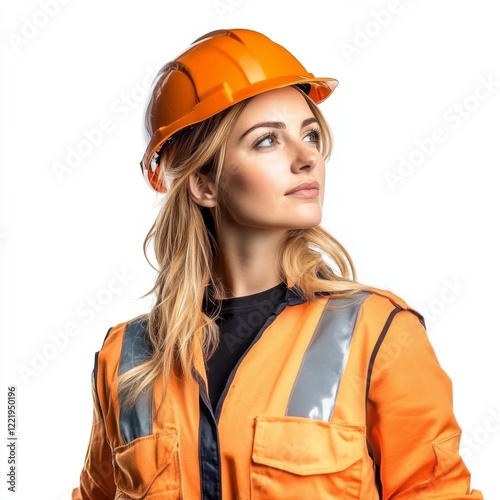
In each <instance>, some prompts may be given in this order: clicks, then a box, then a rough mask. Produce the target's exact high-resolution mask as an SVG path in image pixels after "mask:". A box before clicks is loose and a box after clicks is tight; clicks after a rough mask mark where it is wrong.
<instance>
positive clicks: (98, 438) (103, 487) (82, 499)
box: [72, 366, 116, 500]
mask: <svg viewBox="0 0 500 500" xmlns="http://www.w3.org/2000/svg"><path fill="white" fill-rule="evenodd" d="M96 369H97V366H96V367H95V368H94V370H96ZM92 379H94V377H92ZM92 395H93V399H94V416H93V422H92V431H91V434H90V442H89V447H88V450H87V456H86V457H85V463H84V466H83V470H82V473H81V475H80V486H79V487H78V488H75V489H74V490H73V494H72V499H73V500H110V499H113V498H115V493H116V487H115V481H114V473H113V459H112V453H111V448H110V447H109V444H108V441H107V436H106V428H105V426H104V420H103V418H102V412H101V408H100V405H99V400H98V397H97V394H96V389H95V385H94V383H92Z"/></svg>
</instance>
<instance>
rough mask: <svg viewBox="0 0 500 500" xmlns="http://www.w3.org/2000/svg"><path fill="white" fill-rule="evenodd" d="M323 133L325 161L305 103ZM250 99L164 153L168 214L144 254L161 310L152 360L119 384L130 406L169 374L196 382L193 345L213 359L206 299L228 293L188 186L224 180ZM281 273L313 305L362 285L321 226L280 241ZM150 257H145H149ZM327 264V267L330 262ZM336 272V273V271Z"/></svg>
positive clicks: (205, 215)
mask: <svg viewBox="0 0 500 500" xmlns="http://www.w3.org/2000/svg"><path fill="white" fill-rule="evenodd" d="M305 98H306V101H307V103H308V105H309V107H310V109H311V111H312V113H313V114H314V116H315V118H316V119H317V120H318V123H319V126H320V130H321V142H320V148H321V149H320V151H321V153H322V154H323V156H324V157H325V159H328V158H329V156H330V153H331V150H332V147H333V139H332V135H331V132H330V130H329V127H328V124H327V122H326V121H325V119H324V117H323V115H322V113H321V112H320V111H319V109H318V108H317V106H316V104H315V103H314V102H313V101H312V100H311V99H309V98H308V97H307V96H305ZM250 100H251V99H248V100H246V101H243V102H241V103H237V104H235V105H233V106H232V107H230V108H229V109H227V110H225V111H222V112H221V113H219V114H217V115H215V116H213V117H211V118H208V119H207V120H205V121H203V122H201V123H198V124H195V125H193V126H192V127H190V128H188V129H183V130H181V131H180V132H179V133H177V134H176V135H175V136H174V137H173V138H172V139H171V140H170V141H169V143H168V146H167V147H164V148H163V150H162V152H161V153H160V167H159V168H161V169H162V175H163V176H164V182H165V185H166V186H167V188H168V190H167V194H166V196H165V199H164V202H163V206H162V207H161V210H160V212H159V214H158V217H157V219H156V221H155V222H154V224H153V226H152V227H151V229H150V230H149V232H148V234H147V237H146V239H145V242H144V252H145V253H146V251H147V248H148V246H149V244H151V243H154V251H155V256H156V261H157V265H158V274H157V277H156V281H155V284H154V287H153V288H152V290H151V292H150V293H154V295H155V298H156V303H155V305H154V307H153V308H152V310H151V312H150V313H149V322H148V328H149V340H150V342H151V347H152V356H151V358H150V359H149V360H147V361H146V362H145V363H143V364H141V365H139V366H137V367H135V368H133V369H132V370H130V371H128V372H126V373H124V374H122V375H121V376H120V378H119V384H120V386H121V388H122V389H124V390H125V392H126V393H127V394H128V395H129V396H128V398H127V401H128V403H132V402H133V401H135V400H136V398H137V397H138V396H139V394H140V393H141V392H142V391H143V390H145V389H148V388H150V387H151V386H152V384H153V383H154V381H155V380H156V379H157V378H158V377H163V381H164V385H163V386H164V387H166V386H167V384H166V382H167V379H168V376H169V374H170V373H171V372H175V373H176V374H177V375H178V376H179V377H187V376H191V375H192V371H193V366H194V358H195V348H196V343H195V338H199V339H201V344H202V345H201V347H202V349H203V351H204V353H205V354H206V356H209V355H210V354H211V353H212V352H213V349H214V348H215V346H216V345H217V342H218V333H219V332H218V327H217V325H216V323H215V320H216V317H209V316H207V314H205V312H204V311H203V301H204V298H205V297H206V294H207V292H208V291H209V289H210V291H211V293H215V295H216V296H223V294H224V289H223V286H222V284H221V283H220V282H219V281H218V279H217V277H216V276H215V275H214V274H213V273H212V270H213V269H214V268H215V262H216V259H217V244H216V240H215V233H214V231H215V230H216V220H217V216H215V221H214V220H213V219H212V218H211V215H210V214H209V212H208V209H204V208H201V207H199V206H198V205H197V204H196V203H195V202H194V201H193V199H192V197H191V195H190V190H189V178H190V176H191V175H192V174H194V173H196V172H201V173H206V174H210V175H213V176H214V179H215V180H216V182H218V180H219V178H220V173H221V171H222V165H223V163H224V153H225V144H226V140H227V138H228V136H229V133H230V132H231V130H232V128H233V127H234V125H235V123H236V121H237V119H238V118H239V116H240V115H241V113H242V112H243V110H244V109H245V107H246V105H247V104H248V102H249V101H250ZM279 255H280V262H279V263H278V269H279V272H280V275H281V277H282V279H283V281H286V282H287V283H288V285H289V286H291V285H294V286H296V287H297V288H298V289H299V290H300V291H301V293H302V294H303V296H304V298H305V299H306V300H308V301H312V300H315V298H316V294H317V292H327V293H334V294H336V296H339V295H350V294H352V293H353V292H354V291H355V290H357V289H359V288H361V285H360V284H358V283H357V282H356V281H355V278H356V276H355V270H354V266H353V263H352V261H351V258H350V256H349V254H348V253H347V251H346V250H345V249H344V247H342V245H341V244H340V243H339V242H338V241H337V240H336V239H335V238H334V237H333V236H331V235H330V234H329V233H328V232H327V231H325V230H324V229H323V228H321V227H320V226H317V227H313V228H309V229H297V230H291V231H289V232H288V233H287V235H286V237H285V238H284V239H283V240H282V242H281V245H280V249H279ZM146 257H147V255H146ZM328 261H330V262H328ZM334 268H337V270H336V271H335V270H334Z"/></svg>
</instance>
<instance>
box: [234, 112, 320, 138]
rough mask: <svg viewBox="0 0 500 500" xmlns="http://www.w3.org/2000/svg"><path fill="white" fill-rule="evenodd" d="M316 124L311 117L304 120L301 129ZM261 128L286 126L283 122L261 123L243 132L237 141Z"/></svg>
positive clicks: (315, 120) (314, 119)
mask: <svg viewBox="0 0 500 500" xmlns="http://www.w3.org/2000/svg"><path fill="white" fill-rule="evenodd" d="M314 122H316V123H317V122H318V120H317V119H316V118H315V117H314V116H311V117H310V118H306V119H305V120H304V121H303V122H302V125H301V128H304V127H307V126H308V125H309V124H311V123H314ZM261 127H267V128H277V129H283V128H286V125H285V124H284V123H283V122H261V123H256V124H255V125H253V126H252V127H250V128H249V129H248V130H246V131H245V132H243V134H242V136H241V137H240V138H239V141H241V140H243V138H244V137H245V136H246V135H248V134H249V133H250V132H252V130H255V129H257V128H261Z"/></svg>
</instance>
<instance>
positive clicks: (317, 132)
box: [253, 127, 321, 148]
mask: <svg viewBox="0 0 500 500" xmlns="http://www.w3.org/2000/svg"><path fill="white" fill-rule="evenodd" d="M309 135H312V136H313V137H314V139H313V140H312V141H311V142H315V143H319V142H320V140H321V129H320V128H319V127H317V128H314V129H311V130H309V131H308V132H307V134H306V135H305V136H304V137H307V136H309ZM277 138H278V136H277V135H276V133H275V132H274V131H269V132H268V133H267V134H266V135H265V136H264V137H261V138H260V139H257V141H256V142H255V143H254V145H253V147H254V148H259V147H269V146H261V145H260V144H261V143H262V142H264V141H265V140H266V139H274V140H276V139H277Z"/></svg>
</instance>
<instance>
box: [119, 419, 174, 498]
mask: <svg viewBox="0 0 500 500" xmlns="http://www.w3.org/2000/svg"><path fill="white" fill-rule="evenodd" d="M113 462H114V467H115V481H116V485H117V488H118V490H119V491H117V495H116V498H119V499H125V498H133V499H143V498H153V497H156V496H158V498H160V497H161V498H162V499H168V500H180V498H181V479H180V465H179V430H178V429H177V428H175V427H171V428H168V429H166V430H164V431H162V432H159V433H157V434H152V435H151V436H145V437H141V438H138V439H134V440H133V441H131V442H130V443H127V444H125V445H123V446H119V447H117V448H116V449H115V450H114V461H113Z"/></svg>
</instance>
